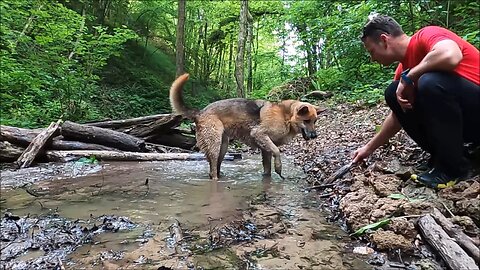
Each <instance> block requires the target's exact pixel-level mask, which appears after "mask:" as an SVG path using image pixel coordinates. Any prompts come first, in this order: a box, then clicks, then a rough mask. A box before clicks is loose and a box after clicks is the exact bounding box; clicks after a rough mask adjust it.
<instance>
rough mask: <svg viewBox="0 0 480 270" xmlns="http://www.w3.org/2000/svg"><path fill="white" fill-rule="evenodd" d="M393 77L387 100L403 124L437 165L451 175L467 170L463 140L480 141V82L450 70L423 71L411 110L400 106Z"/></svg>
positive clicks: (386, 93) (435, 165)
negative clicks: (474, 81)
mask: <svg viewBox="0 0 480 270" xmlns="http://www.w3.org/2000/svg"><path fill="white" fill-rule="evenodd" d="M398 83H399V81H393V82H392V83H391V84H390V86H389V87H388V88H387V89H386V90H385V100H386V102H387V104H388V106H389V107H390V109H391V110H392V111H393V113H394V114H395V116H396V117H397V119H398V121H399V122H400V124H401V125H402V128H403V129H404V130H405V131H406V132H407V134H408V135H409V136H410V137H411V138H412V139H413V140H414V141H415V142H416V143H417V144H418V145H419V146H420V147H421V148H422V149H423V150H425V151H427V152H429V153H430V154H431V155H432V157H433V158H434V160H433V161H434V167H435V168H437V169H440V170H441V171H443V172H444V173H446V174H447V175H449V176H452V177H456V176H460V175H462V174H464V173H465V172H466V170H467V168H468V167H469V163H468V161H467V160H466V158H465V157H464V147H463V145H464V143H474V144H476V145H480V86H479V85H477V84H475V83H473V82H471V81H469V80H467V79H464V78H463V77H460V76H458V75H456V74H454V73H450V72H429V73H425V74H423V75H422V76H421V77H420V79H419V80H418V84H417V85H416V90H415V91H416V93H415V101H414V104H413V109H412V110H407V111H406V112H404V111H403V110H402V108H401V107H400V105H399V103H398V101H397V96H396V90H397V86H398Z"/></svg>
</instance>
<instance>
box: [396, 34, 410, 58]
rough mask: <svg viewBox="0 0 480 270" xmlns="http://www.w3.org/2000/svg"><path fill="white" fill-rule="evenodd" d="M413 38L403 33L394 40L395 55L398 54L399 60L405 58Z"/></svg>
mask: <svg viewBox="0 0 480 270" xmlns="http://www.w3.org/2000/svg"><path fill="white" fill-rule="evenodd" d="M411 38H412V37H410V36H407V35H406V34H403V35H401V36H399V37H397V38H396V40H395V41H394V43H395V46H394V48H395V55H396V56H397V57H396V58H397V60H398V61H401V60H403V58H405V55H406V54H407V49H408V44H410V39H411Z"/></svg>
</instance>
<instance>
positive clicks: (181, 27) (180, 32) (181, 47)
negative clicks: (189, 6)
mask: <svg viewBox="0 0 480 270" xmlns="http://www.w3.org/2000/svg"><path fill="white" fill-rule="evenodd" d="M175 48H176V65H177V77H178V76H180V75H182V74H183V73H185V0H179V1H178V23H177V39H176V43H175Z"/></svg>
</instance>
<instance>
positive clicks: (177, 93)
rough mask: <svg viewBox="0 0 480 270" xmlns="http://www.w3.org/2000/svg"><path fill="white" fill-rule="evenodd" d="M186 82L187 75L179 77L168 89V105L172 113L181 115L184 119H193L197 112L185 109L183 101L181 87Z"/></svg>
mask: <svg viewBox="0 0 480 270" xmlns="http://www.w3.org/2000/svg"><path fill="white" fill-rule="evenodd" d="M187 81H188V73H185V74H183V75H180V76H179V77H178V78H177V79H176V80H175V81H174V82H173V84H172V87H170V105H171V106H172V109H173V112H174V113H176V114H180V115H183V116H184V117H186V118H193V117H194V116H195V114H196V113H197V110H194V109H190V108H187V106H186V105H185V102H184V101H183V94H182V92H183V86H184V85H185V83H186V82H187Z"/></svg>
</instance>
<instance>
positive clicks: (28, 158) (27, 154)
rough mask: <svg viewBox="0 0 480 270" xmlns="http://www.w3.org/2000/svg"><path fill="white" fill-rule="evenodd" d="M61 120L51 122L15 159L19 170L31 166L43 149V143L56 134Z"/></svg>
mask: <svg viewBox="0 0 480 270" xmlns="http://www.w3.org/2000/svg"><path fill="white" fill-rule="evenodd" d="M61 122H62V120H58V121H57V122H56V123H55V122H52V123H51V124H50V125H49V126H48V128H46V129H45V130H43V131H42V132H40V133H39V134H38V135H37V136H36V137H35V138H34V139H33V140H32V142H31V143H30V145H28V147H27V148H26V149H25V151H24V152H23V153H22V154H21V155H20V157H19V158H18V159H17V164H18V167H19V168H26V167H28V166H30V164H32V162H33V160H34V159H35V157H36V156H37V154H38V153H39V152H40V150H41V149H42V148H43V146H44V145H45V143H46V142H47V141H48V140H49V139H50V138H51V137H52V136H54V134H55V133H57V131H58V129H59V127H60V124H61Z"/></svg>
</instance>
